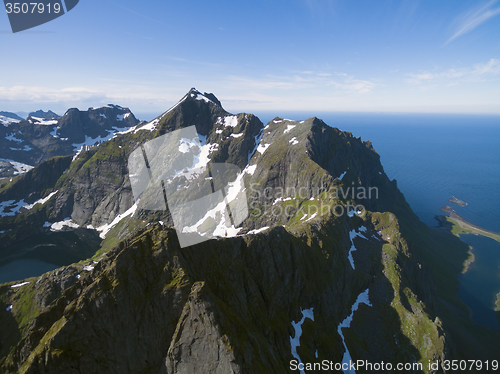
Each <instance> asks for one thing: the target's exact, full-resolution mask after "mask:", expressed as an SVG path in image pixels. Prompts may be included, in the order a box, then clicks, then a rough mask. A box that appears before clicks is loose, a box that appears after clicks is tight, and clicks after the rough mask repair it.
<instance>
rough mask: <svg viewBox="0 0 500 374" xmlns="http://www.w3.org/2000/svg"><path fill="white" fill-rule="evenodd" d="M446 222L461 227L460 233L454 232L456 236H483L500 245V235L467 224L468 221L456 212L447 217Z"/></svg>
mask: <svg viewBox="0 0 500 374" xmlns="http://www.w3.org/2000/svg"><path fill="white" fill-rule="evenodd" d="M446 220H447V221H451V222H452V223H454V224H455V225H457V226H459V227H460V229H461V230H460V231H459V232H458V231H456V230H455V232H453V230H452V233H454V234H456V235H457V236H458V235H459V234H474V235H481V236H486V237H488V238H490V239H493V240H496V241H497V242H499V243H500V234H499V233H496V232H493V231H489V230H485V229H483V228H481V227H479V226H476V225H474V224H472V223H470V222H467V221H466V220H464V219H463V218H462V217H460V216H459V215H458V214H457V213H455V212H449V216H448V217H446Z"/></svg>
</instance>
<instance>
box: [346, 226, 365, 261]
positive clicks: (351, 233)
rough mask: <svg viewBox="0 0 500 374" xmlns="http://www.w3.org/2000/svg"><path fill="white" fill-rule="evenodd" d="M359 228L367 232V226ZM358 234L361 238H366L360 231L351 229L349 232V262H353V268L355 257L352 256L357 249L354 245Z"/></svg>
mask: <svg viewBox="0 0 500 374" xmlns="http://www.w3.org/2000/svg"><path fill="white" fill-rule="evenodd" d="M359 230H360V231H365V232H366V227H364V226H361V227H360V228H359ZM357 236H359V237H360V238H363V239H366V237H365V236H364V235H363V234H361V233H359V232H356V230H351V231H350V232H349V239H350V240H351V248H350V249H349V256H348V258H349V262H350V263H351V266H352V268H353V269H354V258H353V257H352V252H354V251H355V250H356V247H355V245H354V238H355V237H357Z"/></svg>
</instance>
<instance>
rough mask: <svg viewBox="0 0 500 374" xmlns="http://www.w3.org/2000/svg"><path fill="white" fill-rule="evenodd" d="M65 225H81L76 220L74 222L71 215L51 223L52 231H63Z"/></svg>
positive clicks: (74, 227) (75, 226)
mask: <svg viewBox="0 0 500 374" xmlns="http://www.w3.org/2000/svg"><path fill="white" fill-rule="evenodd" d="M64 227H69V228H73V229H76V228H78V227H80V226H79V225H78V224H77V223H76V222H74V221H73V220H72V219H71V218H70V217H67V218H65V219H64V220H62V221H59V222H54V223H52V224H51V225H50V231H54V232H55V231H61V230H63V228H64Z"/></svg>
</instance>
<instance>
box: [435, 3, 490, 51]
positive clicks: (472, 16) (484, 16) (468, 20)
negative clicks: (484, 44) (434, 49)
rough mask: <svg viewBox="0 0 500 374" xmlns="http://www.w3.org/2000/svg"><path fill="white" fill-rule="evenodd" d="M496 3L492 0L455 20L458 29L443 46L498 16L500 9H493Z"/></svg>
mask: <svg viewBox="0 0 500 374" xmlns="http://www.w3.org/2000/svg"><path fill="white" fill-rule="evenodd" d="M496 3H497V0H492V1H490V2H488V3H487V4H486V5H483V6H481V7H475V8H474V9H471V10H469V11H468V12H467V13H465V14H463V15H462V16H460V17H459V18H457V19H456V23H457V24H458V27H457V28H456V30H455V33H454V34H453V35H452V36H451V38H449V39H448V40H447V41H446V43H445V44H448V43H450V42H451V41H453V40H455V39H456V38H458V37H460V36H462V35H464V34H466V33H468V32H470V31H472V30H474V29H475V28H476V27H478V26H479V25H481V24H482V23H484V22H486V21H487V20H489V19H490V18H492V17H494V16H496V15H498V14H500V7H496V8H494V7H493V6H494V5H495V4H496Z"/></svg>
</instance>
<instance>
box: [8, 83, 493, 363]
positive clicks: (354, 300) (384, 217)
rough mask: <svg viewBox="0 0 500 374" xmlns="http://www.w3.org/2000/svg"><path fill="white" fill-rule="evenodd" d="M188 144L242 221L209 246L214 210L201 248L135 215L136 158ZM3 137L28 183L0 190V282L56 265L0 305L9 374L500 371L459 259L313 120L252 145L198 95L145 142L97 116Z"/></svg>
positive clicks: (162, 219) (331, 131)
mask: <svg viewBox="0 0 500 374" xmlns="http://www.w3.org/2000/svg"><path fill="white" fill-rule="evenodd" d="M49 122H50V123H49ZM192 126H194V128H195V130H196V134H197V139H198V140H197V141H196V142H195V141H192V140H190V139H188V140H186V139H180V143H179V144H180V145H179V146H178V149H177V150H176V152H177V153H189V154H190V153H193V155H194V156H195V160H196V166H197V168H199V167H201V168H202V169H203V168H209V167H210V168H212V169H214V168H216V167H217V166H216V165H219V164H223V163H229V164H232V165H234V166H235V167H237V168H238V170H239V172H238V173H237V174H236V175H232V176H231V181H230V182H229V187H228V188H227V189H223V191H225V192H224V196H225V200H224V201H225V202H226V203H227V204H226V205H227V206H233V207H234V204H233V205H231V204H232V203H234V201H236V199H237V196H240V197H241V196H243V195H244V196H246V200H247V206H246V207H245V208H247V210H248V215H247V217H246V219H244V220H243V222H242V223H241V224H240V225H236V224H233V225H226V226H221V225H222V223H223V221H224V219H225V218H224V217H225V209H226V208H225V207H223V208H220V209H219V208H217V209H215V208H214V210H212V211H206V212H205V211H203V210H202V209H201V208H199V209H201V210H202V211H201V212H196V206H195V208H194V209H193V212H192V214H193V216H195V213H196V214H199V216H200V217H202V218H201V219H200V220H199V221H198V222H197V223H196V224H195V225H193V226H192V227H190V228H189V230H190V232H193V233H194V234H196V235H198V236H199V237H201V238H202V239H203V240H201V241H200V242H199V243H198V244H194V245H191V246H187V247H183V246H182V245H181V243H180V241H179V236H178V233H177V232H176V230H175V224H174V223H175V222H174V218H175V215H174V214H173V209H174V204H173V200H170V199H169V200H168V204H166V206H164V209H154V210H153V209H149V208H148V205H147V201H145V199H144V198H143V197H142V196H141V198H140V199H137V198H136V197H135V196H134V191H133V183H132V182H131V178H133V175H131V174H132V173H131V170H130V165H131V164H130V156H131V155H132V154H133V152H134V151H136V150H141V149H142V151H141V152H144V155H146V153H147V148H146V147H147V145H148V144H153V143H151V142H152V141H155V140H157V139H161V138H162V137H163V136H165V135H167V134H172V133H175V132H177V131H179V130H182V129H187V128H189V127H192ZM0 131H4V133H5V136H4V135H3V134H4V133H0V152H3V153H0V154H1V156H0V157H5V158H7V157H10V158H11V159H14V158H15V160H16V161H18V162H25V163H28V164H30V163H31V165H33V166H35V165H36V166H35V167H34V168H33V169H31V170H29V171H28V172H26V173H22V174H18V175H13V173H12V174H10V175H9V176H8V177H6V178H3V179H1V180H0V210H1V211H0V238H1V241H0V265H1V264H8V263H9V262H10V261H13V260H20V259H23V258H28V257H29V258H34V257H36V258H40V259H46V257H44V256H47V250H50V248H56V249H57V252H56V253H57V256H58V258H62V257H64V258H65V259H66V263H64V264H63V263H58V265H60V266H61V267H59V268H57V269H55V270H53V271H50V272H47V273H44V274H43V275H40V276H36V277H30V278H27V279H23V280H16V281H14V279H12V281H9V282H7V283H4V284H2V285H0V326H1V331H2V334H1V341H0V368H1V371H2V372H5V373H17V372H20V373H44V372H47V373H78V372H89V373H90V372H91V373H101V372H102V373H124V372H130V373H288V372H293V371H292V363H293V362H295V364H298V363H311V364H312V363H316V364H318V365H319V364H321V363H322V362H324V360H326V361H327V362H330V363H331V364H332V366H331V367H328V369H327V370H325V372H341V371H339V370H338V367H337V368H336V367H335V365H334V364H335V363H336V364H340V363H343V362H344V363H346V362H348V361H349V360H350V359H352V360H354V361H355V360H366V362H371V363H380V362H382V361H383V362H385V363H393V364H394V365H396V363H408V364H410V365H414V366H411V369H407V370H406V372H415V373H418V372H425V373H438V372H439V373H442V372H450V371H449V370H444V369H443V366H442V365H443V364H446V362H447V360H452V359H484V360H486V359H490V360H491V359H493V358H495V357H496V356H495V355H496V354H498V352H497V349H496V344H495V342H497V341H498V338H499V333H498V332H497V331H491V330H488V329H486V328H481V327H479V326H475V325H473V324H472V322H471V321H470V318H469V314H468V310H467V308H466V307H465V305H464V304H463V303H462V302H461V301H460V300H459V299H458V298H457V296H456V295H457V290H458V274H459V273H460V272H461V271H462V270H463V264H464V263H465V262H466V260H467V258H468V253H469V248H468V247H467V245H465V244H464V243H463V242H461V241H460V240H459V239H457V238H456V237H454V236H453V235H451V234H450V233H448V232H443V231H438V230H434V229H431V228H429V227H428V226H427V225H425V224H423V223H422V222H420V221H419V219H418V217H417V216H416V215H415V214H414V213H413V211H412V210H411V208H410V206H409V205H408V203H407V202H406V200H405V198H404V196H403V194H402V193H401V192H400V191H399V190H398V188H397V182H396V181H395V180H392V181H391V180H390V179H389V178H388V177H387V175H386V174H385V172H384V169H383V166H382V165H381V163H380V157H379V155H378V154H377V152H376V151H375V150H374V148H373V147H372V145H371V143H370V142H368V141H361V139H360V138H357V137H354V136H353V135H352V134H351V133H349V132H345V131H341V130H339V129H337V128H333V127H330V126H328V125H327V124H325V123H324V122H323V121H322V120H321V119H318V118H315V117H313V118H309V119H305V120H301V121H293V120H289V119H284V118H279V117H276V118H274V119H273V120H272V121H270V122H269V123H267V124H265V125H264V124H263V123H262V122H261V121H260V120H259V118H257V117H256V116H254V115H252V114H249V113H240V114H231V113H229V112H227V111H226V110H225V109H224V108H223V107H222V104H221V102H220V101H219V100H218V99H217V98H216V97H215V96H214V95H213V94H208V93H201V92H199V91H197V90H196V89H191V90H190V91H189V92H188V93H187V94H186V95H185V96H184V97H183V98H181V100H180V101H179V102H178V103H177V104H176V105H174V106H173V107H172V108H170V109H169V110H168V111H166V112H165V113H163V114H162V115H160V116H159V117H157V118H155V119H154V120H153V121H151V122H148V123H144V122H139V121H138V120H137V119H136V118H135V117H134V116H133V114H132V113H131V112H130V111H129V110H128V109H126V108H121V107H118V106H114V105H109V106H106V107H102V108H96V109H93V108H91V109H89V110H88V111H85V112H83V111H79V110H77V109H70V110H68V111H67V112H66V113H65V114H64V116H62V117H60V118H58V119H41V118H40V119H39V118H37V117H29V118H28V119H27V120H26V121H20V122H18V123H10V124H8V125H4V126H0ZM13 139H18V141H17V140H13ZM13 142H15V143H16V144H15V147H12V148H16V149H15V150H10V151H8V149H10V148H11V145H12V144H13ZM17 143H19V144H17ZM25 147H29V148H30V149H29V150H22V149H24V148H25ZM145 150H146V151H145ZM23 152H24V153H23ZM173 162H174V158H172V156H170V154H169V155H168V156H165V164H169V163H173ZM150 166H151V165H150ZM150 166H148V169H150ZM197 168H195V167H192V168H186V169H184V170H182V172H178V173H177V174H175V176H173V177H170V179H169V178H166V179H165V180H164V182H165V183H163V182H162V186H163V193H164V194H165V191H169V189H170V188H172V192H171V193H172V195H171V196H173V197H174V198H177V197H178V195H176V193H178V192H177V191H182V190H183V189H184V188H188V187H190V188H191V187H193V186H197V187H199V188H200V189H196V188H194V189H193V192H192V195H190V196H191V198H192V199H194V200H195V201H197V200H196V199H199V198H201V197H203V192H202V191H204V190H203V189H202V187H203V186H205V185H207V184H212V186H213V178H212V176H210V177H207V175H206V174H203V173H202V172H199V171H198V169H197ZM212 188H213V187H212ZM159 193H160V195H161V191H159ZM190 193H191V190H190ZM170 209H172V212H171V211H170ZM226 222H227V220H226ZM231 222H232V223H233V220H231ZM220 227H223V229H222V230H220ZM189 230H188V231H189ZM219 231H220V232H219ZM73 242H74V243H73ZM40 247H43V250H42V249H41V248H40ZM47 248H48V249H47ZM27 256H28V257H27ZM429 363H437V364H440V366H439V368H437V369H436V368H434V366H429ZM419 365H421V367H419ZM306 372H309V370H306ZM356 372H359V373H364V372H371V371H370V370H367V368H366V367H358V368H357V371H356ZM471 372H474V370H471Z"/></svg>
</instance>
